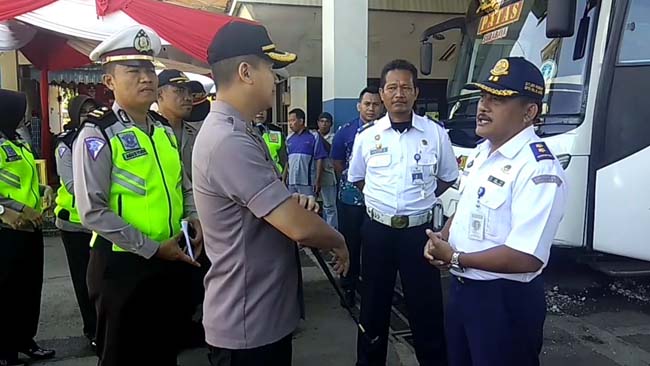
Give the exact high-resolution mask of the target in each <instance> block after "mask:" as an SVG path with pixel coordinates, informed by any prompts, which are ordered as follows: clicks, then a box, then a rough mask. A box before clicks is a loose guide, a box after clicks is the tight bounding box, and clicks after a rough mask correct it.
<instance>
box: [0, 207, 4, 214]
mask: <svg viewBox="0 0 650 366" xmlns="http://www.w3.org/2000/svg"><path fill="white" fill-rule="evenodd" d="M4 214H5V206H3V205H0V216H2V215H4Z"/></svg>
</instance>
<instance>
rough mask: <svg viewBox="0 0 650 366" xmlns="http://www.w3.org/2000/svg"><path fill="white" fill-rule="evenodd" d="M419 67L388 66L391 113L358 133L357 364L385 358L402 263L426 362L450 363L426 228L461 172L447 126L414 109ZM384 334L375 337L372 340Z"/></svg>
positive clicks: (354, 161) (352, 171) (354, 160)
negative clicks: (362, 214) (362, 213)
mask: <svg viewBox="0 0 650 366" xmlns="http://www.w3.org/2000/svg"><path fill="white" fill-rule="evenodd" d="M418 92H419V91H418V87H417V69H416V68H415V66H413V64H411V63H410V62H408V61H404V60H395V61H391V62H390V63H388V64H387V65H386V66H384V69H383V70H382V73H381V80H380V89H379V94H380V96H381V99H382V100H383V102H384V105H385V106H386V110H387V112H388V113H387V114H386V116H384V117H383V118H381V119H379V120H377V121H376V122H374V123H373V122H371V123H368V124H366V125H364V127H362V129H361V131H360V132H359V134H358V135H357V138H356V139H355V142H354V147H353V149H352V157H351V159H350V168H349V170H348V180H349V181H350V182H352V183H355V184H356V185H357V186H358V187H359V188H360V189H362V190H363V194H364V195H365V204H366V210H367V213H368V216H367V217H366V220H365V222H364V224H363V227H362V229H361V230H362V237H363V253H362V260H361V263H362V265H361V273H362V277H363V286H362V291H361V316H360V318H361V319H360V321H361V324H362V325H363V326H364V327H365V329H366V332H367V336H365V337H361V336H359V337H358V338H357V352H358V353H357V365H358V366H369V365H372V366H374V365H385V364H386V346H387V340H388V326H389V321H390V312H391V303H392V298H393V291H394V287H395V278H396V275H397V271H399V273H400V278H401V280H402V289H403V290H404V297H405V299H406V306H407V310H408V314H409V323H410V326H411V329H412V331H413V338H414V341H415V351H416V355H417V358H418V361H419V363H420V365H422V366H434V365H445V364H446V347H445V341H444V331H443V311H442V296H441V290H440V272H439V271H438V270H437V269H435V268H434V267H432V266H429V265H428V264H427V263H426V261H424V260H422V257H421V255H422V246H423V245H424V243H425V242H426V240H427V237H426V234H425V229H427V228H430V227H431V224H432V218H433V215H432V208H433V206H434V204H435V202H436V199H437V197H438V196H439V195H440V194H442V193H443V192H444V191H445V190H446V189H447V188H449V186H451V184H453V183H454V182H455V181H456V179H457V178H458V165H457V163H456V159H455V157H454V152H453V151H452V148H451V142H450V141H449V137H448V136H447V133H446V131H445V130H444V129H443V128H442V127H440V126H439V125H438V124H436V123H431V122H430V121H429V120H428V119H426V118H424V117H420V116H418V115H416V114H415V113H413V104H414V103H415V100H416V99H417V96H418ZM376 337H377V338H378V340H377V341H376V342H374V343H371V342H370V341H369V340H371V339H373V338H376Z"/></svg>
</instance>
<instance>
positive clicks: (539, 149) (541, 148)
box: [530, 141, 555, 161]
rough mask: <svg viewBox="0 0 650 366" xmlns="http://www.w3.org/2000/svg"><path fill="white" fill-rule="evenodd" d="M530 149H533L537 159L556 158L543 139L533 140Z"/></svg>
mask: <svg viewBox="0 0 650 366" xmlns="http://www.w3.org/2000/svg"><path fill="white" fill-rule="evenodd" d="M530 149H531V150H532V151H533V155H534V156H535V160H537V161H541V160H554V159H555V156H553V153H551V150H549V148H548V146H546V144H545V143H544V142H542V141H538V142H533V143H532V144H530Z"/></svg>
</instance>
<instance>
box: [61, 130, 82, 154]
mask: <svg viewBox="0 0 650 366" xmlns="http://www.w3.org/2000/svg"><path fill="white" fill-rule="evenodd" d="M78 133H79V127H75V128H73V129H70V130H65V131H63V132H61V133H60V134H59V136H57V140H58V141H59V142H62V143H64V144H65V145H66V146H67V147H69V148H70V149H72V143H73V142H74V140H75V139H76V138H77V134H78Z"/></svg>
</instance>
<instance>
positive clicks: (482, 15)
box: [420, 0, 650, 276]
mask: <svg viewBox="0 0 650 366" xmlns="http://www.w3.org/2000/svg"><path fill="white" fill-rule="evenodd" d="M448 32H456V33H458V32H460V38H461V40H460V43H459V46H458V62H457V66H456V69H455V73H454V76H453V78H452V79H451V80H450V82H449V87H448V104H449V106H450V107H449V117H448V119H447V120H445V121H444V122H445V127H446V128H447V129H448V132H449V136H450V138H451V140H452V143H453V144H454V150H455V153H456V156H457V160H458V162H459V169H460V170H463V169H464V164H465V163H466V160H467V156H468V153H469V152H470V151H471V150H472V149H473V148H474V147H475V146H476V144H477V142H478V141H479V139H480V137H479V136H476V134H475V132H474V130H475V125H476V121H475V117H476V109H477V104H478V99H479V93H477V92H476V91H468V90H464V89H463V86H464V85H465V84H467V83H469V82H473V81H479V80H484V79H486V78H487V77H488V76H489V72H490V69H491V68H492V66H493V65H494V64H495V63H496V61H498V60H499V59H501V58H503V57H509V56H523V57H525V58H526V59H528V60H530V61H531V62H533V63H535V64H536V65H537V66H538V67H539V68H540V70H541V71H542V74H543V75H544V79H545V81H546V93H545V97H544V103H543V108H542V109H543V114H542V118H541V121H540V123H539V124H537V125H536V126H535V129H536V132H537V134H538V135H539V136H540V137H541V138H542V139H543V140H544V141H545V142H546V144H547V145H548V146H549V148H550V150H551V151H552V152H553V153H554V154H555V155H556V157H557V158H558V160H559V161H560V163H561V164H562V167H563V168H564V169H565V172H566V175H567V180H568V183H569V198H568V200H569V201H568V206H567V211H566V213H565V216H564V219H563V221H562V223H561V225H560V228H559V230H558V233H557V235H556V237H555V240H554V245H555V246H561V247H569V248H582V249H585V250H586V251H588V252H590V253H591V254H592V255H590V256H588V257H589V258H592V259H593V261H591V262H592V264H593V265H594V266H595V267H596V268H597V269H599V270H602V271H603V272H605V273H608V274H610V275H620V276H627V275H646V274H650V262H648V261H650V1H648V0H615V1H614V0H472V1H471V2H470V4H469V6H468V9H467V13H466V14H465V16H463V17H458V18H454V19H450V20H448V21H446V22H444V23H441V24H437V25H434V26H432V27H430V28H428V29H427V30H425V31H424V32H423V34H422V38H421V42H422V43H421V60H420V62H421V72H422V73H423V74H428V73H429V72H430V70H431V68H432V67H435V62H436V59H435V56H437V55H436V51H440V50H438V49H437V48H436V42H440V40H443V39H445V38H446V35H445V34H447V36H449V35H450V34H449V33H448ZM461 179H462V174H461ZM457 184H458V183H457ZM457 187H458V186H457V185H455V186H454V187H453V188H451V189H449V190H448V191H447V192H446V193H445V195H443V196H442V197H441V199H442V206H443V211H444V214H445V216H446V217H449V216H451V215H452V214H453V213H454V211H455V209H456V204H457V203H458V190H457V189H456V188H457ZM534 204H535V203H534V202H531V205H534Z"/></svg>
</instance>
